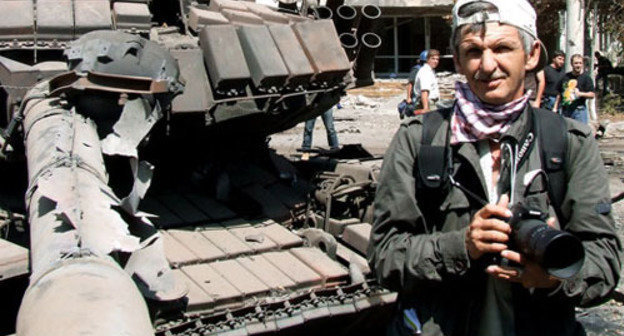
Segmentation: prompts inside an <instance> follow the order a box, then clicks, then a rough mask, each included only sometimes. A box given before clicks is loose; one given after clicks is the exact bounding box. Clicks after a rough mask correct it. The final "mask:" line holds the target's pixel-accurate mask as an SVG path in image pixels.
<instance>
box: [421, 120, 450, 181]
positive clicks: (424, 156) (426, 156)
mask: <svg viewBox="0 0 624 336" xmlns="http://www.w3.org/2000/svg"><path fill="white" fill-rule="evenodd" d="M452 111H453V110H452V109H441V110H436V111H431V112H429V113H427V114H425V115H424V117H423V124H422V138H421V142H420V150H419V151H418V157H417V158H416V162H415V164H416V168H417V169H416V172H417V174H418V179H417V181H418V185H419V187H420V188H423V187H424V188H427V189H441V187H443V186H444V185H445V184H446V182H448V168H449V167H448V163H449V155H450V152H451V150H450V143H449V141H446V142H445V143H444V145H442V146H433V145H432V143H433V138H434V137H435V135H436V133H437V131H438V129H440V127H441V126H442V123H443V122H444V121H445V120H446V121H448V120H449V117H450V115H451V113H452ZM449 134H450V131H448V130H447V138H448V135H449Z"/></svg>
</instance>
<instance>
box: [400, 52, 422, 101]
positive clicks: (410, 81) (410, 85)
mask: <svg viewBox="0 0 624 336" xmlns="http://www.w3.org/2000/svg"><path fill="white" fill-rule="evenodd" d="M426 62H427V50H424V51H423V52H421V53H420V56H419V57H418V61H417V63H416V65H414V66H413V67H412V70H411V71H410V73H409V76H408V77H407V92H406V93H407V98H406V99H405V101H406V102H407V103H408V104H410V105H411V104H413V103H414V81H416V75H417V74H418V70H420V68H422V66H423V65H424V64H425V63H426ZM412 109H413V108H412Z"/></svg>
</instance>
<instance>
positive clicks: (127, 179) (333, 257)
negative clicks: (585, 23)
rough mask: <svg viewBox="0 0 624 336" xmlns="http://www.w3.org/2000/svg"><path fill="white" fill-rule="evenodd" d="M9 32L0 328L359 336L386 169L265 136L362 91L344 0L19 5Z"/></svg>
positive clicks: (1, 87) (372, 322)
mask: <svg viewBox="0 0 624 336" xmlns="http://www.w3.org/2000/svg"><path fill="white" fill-rule="evenodd" d="M0 11H2V12H5V13H11V15H10V16H7V17H5V18H4V19H3V20H2V22H0V127H1V128H2V132H1V137H0V145H1V148H0V150H1V152H0V155H1V162H0V171H1V176H0V178H1V183H2V188H0V233H2V237H1V238H2V239H0V293H2V294H0V295H1V297H3V302H2V303H0V305H2V306H3V311H4V312H9V313H7V314H4V316H3V317H2V318H3V319H4V320H3V321H2V323H0V324H1V325H2V327H0V334H1V335H5V334H11V333H13V332H15V334H16V335H19V336H23V335H78V334H89V335H153V334H156V335H163V336H165V335H167V336H169V335H212V334H227V335H257V334H267V333H281V334H315V333H318V332H319V330H332V332H333V333H335V334H354V333H365V334H369V333H370V332H372V331H375V330H380V329H379V328H383V324H382V323H379V321H380V319H382V317H383V316H384V315H385V314H388V313H390V312H391V311H392V309H393V305H394V302H395V300H396V294H395V293H391V292H389V291H387V290H385V289H383V288H381V287H380V286H379V285H378V284H377V283H376V282H375V281H374V279H373V277H372V275H371V274H370V269H369V268H368V265H367V262H366V260H365V257H364V256H365V254H366V248H367V244H368V235H369V232H370V224H368V223H370V219H371V216H372V199H373V195H374V190H375V183H376V182H375V181H376V176H377V173H378V171H379V168H380V165H381V160H380V159H379V158H375V157H372V156H371V155H370V154H368V153H367V152H366V151H365V150H364V149H363V148H362V147H361V146H357V145H347V146H344V147H343V148H342V149H341V150H340V151H338V152H327V153H325V152H321V153H317V155H313V158H312V159H310V160H305V161H304V160H296V159H287V158H285V157H282V156H279V155H277V154H276V152H275V151H274V150H272V149H271V148H270V147H269V146H268V139H269V138H270V135H271V134H274V133H277V132H280V131H283V130H287V129H289V128H292V127H293V126H294V125H296V124H297V123H300V122H302V121H304V120H307V119H309V118H312V117H316V116H318V115H320V114H321V113H323V112H324V111H325V110H327V109H328V108H330V107H331V106H333V105H335V104H336V103H338V102H339V100H340V97H341V95H344V94H345V90H347V89H349V88H353V87H359V86H366V85H370V84H372V78H371V72H372V66H373V60H374V54H375V51H376V49H377V48H378V47H379V46H380V44H381V41H380V39H379V36H377V35H376V34H375V33H374V27H375V20H376V19H377V18H379V16H380V11H379V8H378V7H376V6H371V5H367V6H364V7H360V8H355V7H352V6H349V5H344V4H343V3H342V2H341V1H340V0H335V1H327V3H326V6H319V5H315V6H312V5H311V4H310V3H306V2H303V3H296V2H292V1H288V2H280V3H279V5H278V6H275V7H272V6H267V5H262V4H257V3H254V2H248V1H234V0H209V1H207V0H200V1H198V2H195V1H193V2H191V1H187V0H179V1H163V0H152V1H149V0H125V1H116V0H37V1H34V0H11V1H0Z"/></svg>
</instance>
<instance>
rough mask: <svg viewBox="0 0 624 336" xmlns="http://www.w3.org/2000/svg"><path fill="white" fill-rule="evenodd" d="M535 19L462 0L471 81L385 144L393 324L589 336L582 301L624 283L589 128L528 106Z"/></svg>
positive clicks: (386, 280)
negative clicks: (578, 311) (447, 104)
mask: <svg viewBox="0 0 624 336" xmlns="http://www.w3.org/2000/svg"><path fill="white" fill-rule="evenodd" d="M535 20H536V14H535V11H534V9H533V8H532V7H531V5H530V4H529V3H528V1H526V0H481V1H478V0H459V1H457V2H456V4H455V6H454V8H453V33H452V38H451V47H452V48H453V58H454V61H455V66H456V69H457V70H458V72H460V73H462V74H464V75H465V76H466V78H467V81H468V82H467V83H457V84H456V102H455V105H454V106H453V107H452V108H450V109H447V110H438V111H433V112H431V113H428V114H425V115H422V116H418V117H416V118H413V119H410V120H407V121H405V122H403V123H402V124H401V127H400V128H399V130H398V131H397V134H396V135H395V137H394V139H393V141H392V143H391V145H390V147H389V148H388V151H387V152H386V156H385V158H384V165H383V168H382V171H381V175H380V179H379V187H378V189H377V194H376V199H375V213H374V218H375V219H374V224H373V229H372V232H371V243H370V246H369V262H370V264H371V266H372V268H373V270H374V272H375V274H376V276H377V278H378V279H379V281H380V282H381V283H382V284H384V285H386V286H387V287H389V288H391V289H393V290H397V291H398V292H399V302H400V308H399V310H398V311H397V315H396V317H395V319H394V321H393V322H392V324H391V325H390V326H389V329H388V332H389V334H394V335H414V334H422V335H583V334H584V331H583V329H582V326H581V325H580V324H579V323H577V322H576V321H575V314H574V307H575V306H592V305H597V304H600V303H602V302H604V301H606V300H607V299H608V298H609V295H610V294H611V292H612V291H613V289H614V287H615V285H616V284H617V282H618V280H619V273H620V269H621V253H622V250H621V249H622V248H621V243H620V242H619V240H618V238H617V235H616V233H615V229H614V221H613V218H612V216H611V213H610V212H611V204H610V198H609V190H608V183H607V176H606V173H605V170H604V167H603V165H602V161H601V158H600V154H599V151H598V147H597V144H596V142H595V141H594V140H593V138H592V136H591V130H590V129H589V128H588V127H587V126H585V125H583V124H580V123H578V122H576V121H573V120H564V119H563V118H561V117H560V116H558V115H557V114H553V113H552V112H549V111H547V110H541V109H533V108H532V107H531V106H530V104H528V103H527V102H528V99H529V96H530V92H526V93H525V92H524V77H525V73H526V72H527V71H531V70H534V71H537V70H540V69H541V68H542V67H543V65H544V64H545V63H546V60H547V55H546V53H545V50H544V48H543V45H542V44H541V42H540V41H539V39H538V38H537V31H536V28H535ZM558 130H560V131H561V132H560V133H559V132H558ZM546 144H547V145H546ZM562 246H563V248H562Z"/></svg>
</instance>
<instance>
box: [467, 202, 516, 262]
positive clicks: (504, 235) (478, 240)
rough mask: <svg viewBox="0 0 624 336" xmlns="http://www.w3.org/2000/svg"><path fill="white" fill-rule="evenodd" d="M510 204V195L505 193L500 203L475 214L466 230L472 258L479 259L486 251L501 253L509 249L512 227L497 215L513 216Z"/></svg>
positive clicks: (469, 252) (503, 216) (488, 206)
mask: <svg viewBox="0 0 624 336" xmlns="http://www.w3.org/2000/svg"><path fill="white" fill-rule="evenodd" d="M508 205H509V197H508V196H507V195H503V196H502V197H501V199H500V201H499V202H498V204H496V205H493V204H488V205H486V206H484V207H483V208H481V209H480V210H479V211H477V213H476V214H475V215H474V217H473V218H472V222H471V223H470V226H469V227H468V230H467V231H466V249H467V250H468V255H469V256H470V258H471V259H473V260H476V259H479V258H481V256H483V255H484V254H485V253H500V252H502V251H505V250H507V244H506V243H507V241H508V240H509V234H510V233H511V227H510V226H509V224H507V223H505V222H504V221H502V220H500V219H497V218H495V217H499V218H509V217H511V211H509V209H508V208H507V206H508Z"/></svg>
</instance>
